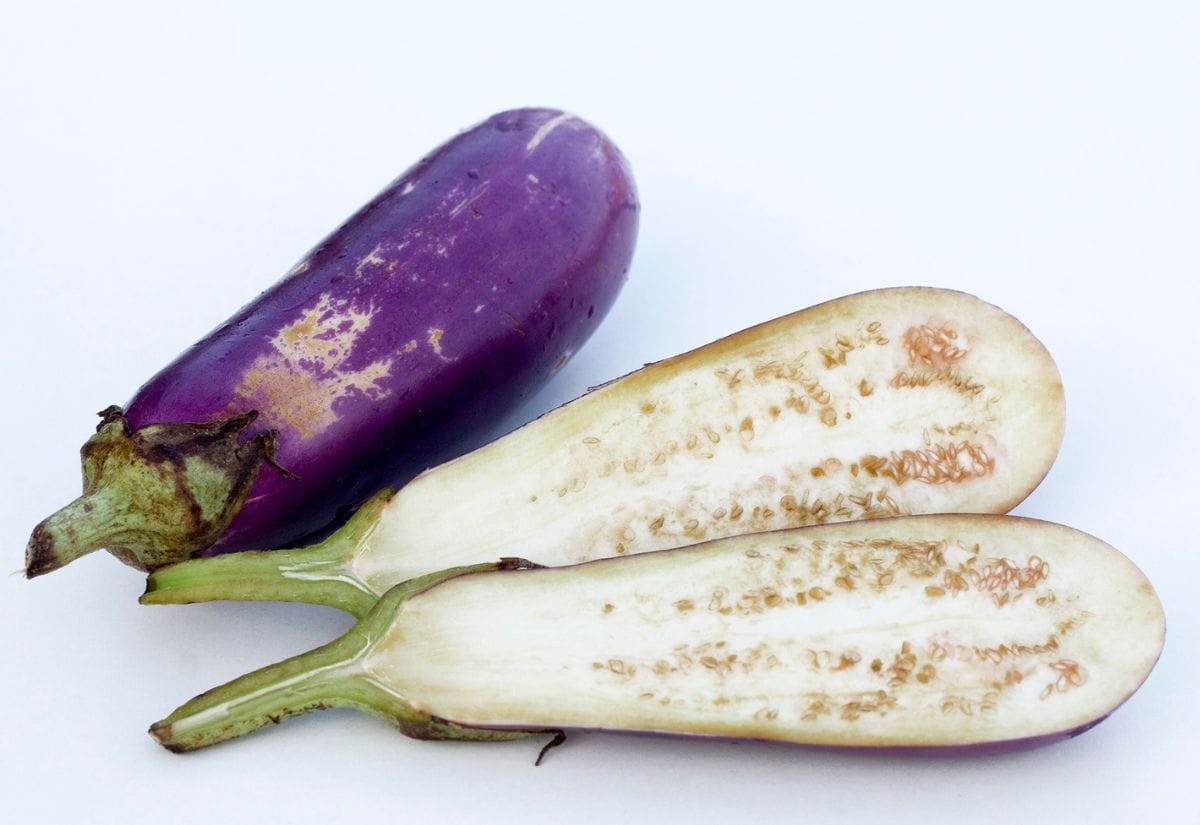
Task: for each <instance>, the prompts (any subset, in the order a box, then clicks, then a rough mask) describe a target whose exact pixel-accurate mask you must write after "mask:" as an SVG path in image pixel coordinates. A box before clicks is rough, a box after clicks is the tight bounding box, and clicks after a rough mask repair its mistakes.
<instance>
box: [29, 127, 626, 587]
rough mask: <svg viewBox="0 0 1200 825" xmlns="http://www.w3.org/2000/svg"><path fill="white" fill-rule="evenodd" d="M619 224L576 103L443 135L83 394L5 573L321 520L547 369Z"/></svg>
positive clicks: (617, 284)
mask: <svg viewBox="0 0 1200 825" xmlns="http://www.w3.org/2000/svg"><path fill="white" fill-rule="evenodd" d="M637 223H638V201H637V195H636V191H635V188H634V183H633V179H632V177H631V174H630V170H629V167H628V165H627V163H626V161H625V159H624V157H623V156H622V155H621V153H620V151H619V150H618V149H617V148H616V147H615V146H614V145H613V144H612V143H611V142H610V141H609V140H608V139H607V138H606V137H605V136H604V135H603V134H602V133H601V132H600V131H598V130H597V129H596V128H595V127H593V126H591V125H590V124H588V123H587V122H585V121H583V120H581V119H579V118H577V117H574V116H572V115H569V114H565V113H563V112H559V111H554V110H549V109H521V110H514V111H508V112H503V113H501V114H497V115H495V116H493V117H491V118H489V119H487V120H486V121H484V122H483V123H481V124H479V125H477V126H475V127H473V128H471V129H469V130H467V131H465V132H463V133H461V134H459V135H458V136H456V137H454V138H453V139H451V140H450V141H448V142H447V143H445V144H444V145H442V146H441V147H439V148H438V149H436V150H434V151H433V153H431V154H430V155H428V156H427V157H425V158H424V159H423V160H421V161H420V162H418V163H417V164H416V165H415V166H413V167H412V168H411V169H410V170H409V171H407V172H406V173H405V174H404V175H403V176H401V177H400V178H398V179H397V180H395V181H394V182H392V183H391V184H390V185H389V186H388V187H387V188H386V189H384V190H383V191H382V192H381V193H380V194H379V195H377V196H376V197H375V198H374V199H373V200H371V201H370V202H369V203H368V204H367V205H366V206H364V207H363V208H362V209H361V210H359V211H358V212H357V213H356V214H355V215H354V216H352V217H351V218H350V219H349V220H348V221H347V222H346V223H345V224H343V225H342V226H341V227H340V228H339V229H337V230H336V231H335V232H334V233H333V234H331V235H330V236H329V237H328V238H326V239H325V240H324V241H322V242H321V243H320V244H319V245H318V246H317V247H316V248H315V249H313V250H312V251H311V252H310V253H309V254H308V255H307V256H305V257H304V258H303V259H302V260H301V262H300V263H299V264H298V265H297V266H296V267H295V268H294V269H292V271H291V272H289V273H288V274H287V275H286V276H285V277H284V278H283V279H282V280H280V281H279V282H278V283H277V284H275V286H273V287H271V288H270V289H269V290H267V291H266V292H264V293H262V294H261V295H260V296H259V297H258V298H256V299H255V300H254V301H252V302H251V303H250V304H248V305H246V306H245V307H244V308H242V309H241V310H240V311H238V312H237V313H236V314H235V315H234V316H233V317H232V318H230V319H229V320H227V321H226V322H225V323H223V324H221V325H220V326H219V327H218V328H217V329H215V330H214V331H213V332H211V333H210V334H208V335H207V336H205V337H204V338H203V339H202V340H201V341H199V342H198V343H196V344H195V345H194V346H192V347H191V348H190V349H188V350H187V351H186V352H184V353H183V354H182V355H180V356H179V357H178V358H176V359H175V361H173V362H172V363H171V364H170V365H168V366H167V367H166V368H165V369H163V370H162V371H161V372H160V373H158V374H157V375H156V376H154V377H153V378H152V379H150V381H149V382H147V383H146V384H145V385H144V386H143V387H142V388H141V389H140V390H138V392H137V393H136V395H134V397H133V399H132V400H131V401H130V402H129V403H128V404H127V405H126V407H125V409H124V411H122V410H121V409H120V408H117V407H110V408H108V409H107V410H105V411H104V412H103V413H101V415H102V421H101V424H100V426H99V427H98V429H97V433H96V435H95V436H93V437H92V438H91V439H89V441H88V442H87V443H86V444H85V445H84V447H83V451H82V457H83V476H84V485H83V487H84V490H83V495H82V496H81V497H80V498H79V499H77V500H76V501H74V502H72V503H71V504H70V505H68V506H67V507H65V508H63V509H62V510H60V511H59V512H57V513H55V514H54V515H52V516H50V517H49V518H48V519H46V520H45V521H43V522H42V523H41V524H39V525H38V526H37V528H36V529H35V530H34V532H33V535H32V537H31V539H30V541H29V545H28V548H27V551H26V575H28V576H30V577H32V576H36V575H39V574H42V573H47V572H49V571H51V570H55V569H57V568H59V567H61V566H63V565H64V564H67V563H68V562H70V561H71V560H73V559H75V558H77V557H79V556H81V555H83V554H85V553H88V552H90V551H92V550H95V549H99V548H106V549H108V550H109V551H110V552H112V553H113V555H115V556H117V557H118V558H119V559H121V560H122V561H124V562H126V563H128V564H131V565H133V566H135V567H139V568H141V569H153V568H155V567H157V566H160V565H162V564H166V563H169V562H172V561H179V560H182V559H186V558H190V557H193V556H196V555H200V554H206V555H207V554H214V553H221V552H228V551H235V550H242V549H246V548H250V547H256V548H264V547H267V548H269V547H276V546H279V545H282V544H289V543H295V541H296V540H298V539H301V538H303V537H304V536H307V535H311V534H313V533H314V532H317V531H320V530H322V529H323V528H328V527H329V526H331V525H333V524H335V523H337V522H338V521H339V520H340V519H343V518H344V517H345V516H346V515H348V513H349V512H350V510H351V509H352V508H353V506H355V505H357V504H358V503H360V502H361V501H362V500H363V499H365V498H366V497H367V496H368V495H369V494H371V493H373V492H375V491H376V490H377V489H378V488H380V487H381V486H383V485H386V484H395V483H397V482H402V481H404V480H405V479H407V478H408V477H411V476H412V475H413V474H415V473H416V472H419V471H420V470H422V469H424V468H425V467H426V466H429V465H430V464H431V463H433V462H435V461H436V460H438V459H439V458H444V457H446V454H447V452H448V450H449V447H450V445H451V444H452V443H453V441H454V440H455V439H456V438H458V437H461V435H462V434H463V433H464V432H465V431H467V430H468V429H469V428H471V427H474V426H478V425H480V424H483V423H486V422H489V421H492V420H494V419H495V418H496V417H497V416H499V415H500V414H501V413H503V412H504V411H505V410H507V409H509V408H511V407H512V406H513V405H514V404H515V403H516V402H518V401H519V400H520V399H522V398H523V397H525V396H526V395H527V394H528V393H529V392H530V391H531V390H532V389H533V388H535V387H537V386H538V385H539V384H541V383H542V382H544V381H545V380H546V379H547V378H549V377H550V375H552V374H553V373H554V372H555V371H556V370H557V369H558V368H559V367H561V366H562V365H563V364H564V363H565V362H566V360H567V359H568V358H570V357H571V355H572V354H573V353H574V352H575V351H576V350H577V349H578V348H579V347H580V345H581V344H583V342H584V341H585V340H586V339H587V338H588V336H589V335H590V334H591V332H592V331H593V330H594V329H595V328H596V325H597V324H599V322H600V320H601V319H602V318H603V317H604V315H605V313H606V312H607V311H608V309H609V307H610V306H611V305H612V303H613V301H614V299H615V298H616V295H617V293H618V291H619V290H620V288H621V286H622V284H623V282H624V280H625V277H626V273H627V271H628V268H629V264H630V259H631V257H632V254H633V248H634V242H635V239H636V235H637ZM264 463H266V464H269V465H273V466H274V469H272V470H265V471H264V470H263V469H262V465H263V464H264Z"/></svg>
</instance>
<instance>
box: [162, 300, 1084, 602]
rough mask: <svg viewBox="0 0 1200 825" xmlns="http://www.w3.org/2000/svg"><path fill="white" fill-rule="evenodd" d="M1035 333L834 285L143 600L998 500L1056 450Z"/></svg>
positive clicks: (419, 571)
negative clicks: (332, 522)
mask: <svg viewBox="0 0 1200 825" xmlns="http://www.w3.org/2000/svg"><path fill="white" fill-rule="evenodd" d="M1064 416H1065V411H1064V402H1063V392H1062V384H1061V381H1060V378H1059V375H1058V371H1057V369H1056V368H1055V365H1054V362H1053V361H1052V359H1051V358H1050V356H1049V354H1048V353H1047V352H1046V350H1045V348H1044V347H1043V346H1042V345H1041V343H1040V342H1039V341H1038V340H1037V339H1036V338H1035V337H1034V336H1033V335H1032V334H1031V333H1030V332H1029V330H1027V329H1026V328H1025V327H1024V326H1023V325H1022V324H1021V323H1020V322H1019V321H1018V320H1017V319H1015V318H1014V317H1012V316H1011V315H1009V314H1007V313H1006V312H1004V311H1002V310H1000V309H998V308H997V307H995V306H992V305H990V304H988V303H986V302H984V301H982V300H980V299H978V298H975V297H973V296H970V295H967V294H964V293H961V292H954V291H950V290H943V289H932V288H897V289H881V290H875V291H871V292H865V293H860V294H857V295H852V296H848V297H844V298H839V299H837V300H833V301H830V302H827V303H824V304H821V305H819V306H816V307H812V308H810V309H807V310H803V311H800V312H796V313H793V314H791V315H787V316H784V317H781V318H778V319H776V320H773V321H770V322H767V323H765V324H761V325H759V326H756V327H753V328H750V329H747V330H744V331H742V332H739V333H736V334H734V335H731V336H729V337H727V338H724V339H722V340H719V341H716V342H715V343H712V344H709V345H707V346H704V347H701V348H700V349H697V350H694V351H692V352H689V353H687V354H684V355H681V356H679V357H676V358H671V359H668V360H665V361H661V362H658V363H655V364H650V365H648V366H646V367H645V368H643V369H641V370H638V371H637V372H634V373H632V374H630V375H627V376H625V377H624V378H621V379H619V380H616V381H613V382H611V383H609V384H606V385H604V386H602V387H600V388H597V389H595V390H593V391H592V392H590V393H588V394H587V395H585V396H583V397H581V398H579V399H577V400H576V401H573V402H571V403H569V404H567V405H565V406H563V407H561V408H559V409H557V410H555V411H553V412H551V413H549V414H547V415H545V416H543V417H542V418H540V419H538V420H536V421H533V422H531V423H530V424H527V425H526V426H524V427H522V428H520V429H518V430H516V431H514V432H512V433H510V434H509V435H507V436H505V437H503V438H501V439H499V440H497V441H495V442H493V443H491V444H489V445H487V446H485V447H483V448H480V449H478V450H476V451H474V452H473V453H470V454H468V455H465V456H462V457H460V458H458V459H455V460H453V461H450V462H448V463H446V464H443V465H442V466H440V467H437V468H435V469H433V470H430V471H427V472H425V473H423V474H422V475H420V476H418V477H417V478H416V479H414V480H413V481H411V482H410V483H409V484H408V485H407V486H405V487H403V488H402V489H400V490H399V491H398V492H395V491H391V490H386V491H384V492H383V493H381V494H379V495H378V496H377V497H376V498H375V499H373V500H372V501H370V502H369V503H368V504H367V505H365V506H364V507H363V508H361V509H360V512H359V513H358V514H357V515H356V516H355V517H354V518H353V519H351V521H350V522H349V523H347V525H345V526H344V527H343V528H342V529H341V530H340V531H339V532H338V533H335V534H334V535H333V536H332V537H331V538H330V539H329V540H327V541H326V542H324V543H323V544H321V545H318V546H316V547H310V548H306V549H301V550H296V551H288V550H276V551H272V552H271V553H241V554H237V555H233V556H227V557H223V558H217V559H199V560H195V561H190V562H185V563H183V564H181V565H176V566H174V567H170V568H164V569H161V570H159V571H156V572H155V573H154V574H153V575H152V576H151V577H150V579H149V583H148V588H147V593H146V595H145V596H144V597H143V601H144V602H147V603H181V602H194V601H205V600H210V599H276V600H284V601H310V602H317V603H321V604H327V605H330V606H335V607H340V608H343V609H347V610H349V611H351V612H353V613H355V614H356V615H358V616H361V615H363V614H364V613H365V612H366V611H367V610H369V609H370V607H371V605H373V604H374V602H375V600H376V599H378V598H379V596H380V595H382V594H383V593H384V592H386V591H387V589H388V588H389V587H391V586H392V585H394V584H396V583H398V582H402V581H406V580H408V579H411V578H413V577H416V576H420V575H424V574H426V573H429V572H431V571H434V570H438V569H442V568H448V567H453V566H457V565H467V564H475V563H481V562H486V561H490V560H493V559H496V558H500V557H502V556H509V555H519V556H522V557H524V558H528V559H531V560H533V561H535V562H538V563H539V564H544V565H554V566H558V565H565V564H574V563H578V562H583V561H588V560H591V559H596V558H604V557H609V556H623V555H633V554H636V553H644V552H647V551H652V550H662V549H667V548H671V547H678V546H684V545H690V544H696V543H698V542H701V541H705V540H708V539H714V538H721V537H724V536H730V535H738V534H743V533H750V532H761V531H765V530H777V529H783V528H792V527H801V526H808V525H815V524H822V523H827V522H838V521H850V520H859V519H869V518H879V517H891V516H898V515H909V514H918V513H938V512H943V513H945V512H977V513H1001V512H1006V511H1007V510H1009V509H1011V508H1012V507H1013V506H1015V505H1016V504H1017V503H1018V502H1020V501H1021V500H1022V499H1023V498H1024V497H1025V496H1026V495H1028V494H1029V492H1030V491H1031V490H1033V489H1034V487H1035V486H1036V485H1037V484H1038V483H1039V482H1040V481H1041V479H1042V478H1043V477H1044V475H1045V474H1046V472H1047V471H1048V470H1049V468H1050V465H1051V463H1052V462H1053V461H1054V458H1055V457H1056V455H1057V453H1058V448H1059V444H1060V442H1061V440H1062V434H1063V422H1064Z"/></svg>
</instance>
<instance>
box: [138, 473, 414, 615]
mask: <svg viewBox="0 0 1200 825" xmlns="http://www.w3.org/2000/svg"><path fill="white" fill-rule="evenodd" d="M395 494H396V491H395V490H393V489H386V490H383V491H381V492H379V493H377V494H376V495H375V496H373V497H372V498H371V499H369V500H368V501H367V502H366V503H365V504H363V505H362V506H361V507H359V508H358V511H357V512H355V514H354V515H353V516H351V517H350V519H349V520H348V521H347V522H346V523H345V524H344V525H342V527H341V528H339V529H338V530H337V531H336V532H335V533H333V535H331V536H329V538H327V539H325V540H324V541H322V542H320V543H319V544H314V545H312V546H310V547H301V548H296V549H282V550H266V551H263V550H250V551H244V552H241V553H228V554H226V555H222V556H214V557H212V558H199V559H191V560H189V561H185V562H180V563H179V564H172V565H169V566H167V567H161V568H159V569H157V570H155V571H154V572H152V573H151V574H150V575H149V576H148V577H147V579H146V592H145V593H144V594H143V595H142V597H141V602H142V604H192V603H194V602H207V601H215V600H220V599H224V600H229V601H277V602H308V603H310V604H323V605H326V606H328V607H335V608H337V609H339V610H345V611H346V612H348V613H351V614H353V615H355V616H357V617H358V618H362V617H363V616H365V615H366V614H367V612H368V611H369V610H370V609H371V608H372V607H373V606H374V605H375V602H376V601H378V599H379V597H380V595H382V594H380V593H377V592H375V591H374V590H373V589H372V588H371V587H370V585H368V584H367V583H366V582H364V581H362V580H361V579H360V578H359V577H357V576H356V575H355V574H354V572H353V561H354V556H355V554H356V553H357V552H358V551H359V549H360V548H361V547H362V544H363V542H365V541H366V540H367V539H368V538H369V536H370V534H371V533H372V532H373V530H374V528H375V525H376V524H377V523H378V521H379V517H380V515H381V514H382V512H383V508H384V506H385V505H386V504H387V503H388V502H389V501H391V499H392V497H393V496H394V495H395Z"/></svg>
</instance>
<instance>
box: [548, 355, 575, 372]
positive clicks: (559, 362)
mask: <svg viewBox="0 0 1200 825" xmlns="http://www.w3.org/2000/svg"><path fill="white" fill-rule="evenodd" d="M573 354H574V351H573V350H567V351H566V352H564V353H563V354H562V355H560V356H558V360H557V361H555V362H554V366H553V367H551V368H550V372H558V371H559V370H560V369H562V368H563V366H564V365H565V364H566V363H567V362H568V361H570V360H571V356H572V355H573Z"/></svg>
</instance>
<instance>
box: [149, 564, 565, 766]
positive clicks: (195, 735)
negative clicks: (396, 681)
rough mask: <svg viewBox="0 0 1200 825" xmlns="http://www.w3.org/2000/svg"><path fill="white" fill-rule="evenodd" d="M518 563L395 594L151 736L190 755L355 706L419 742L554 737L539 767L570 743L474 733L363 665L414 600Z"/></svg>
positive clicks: (518, 733) (191, 705)
mask: <svg viewBox="0 0 1200 825" xmlns="http://www.w3.org/2000/svg"><path fill="white" fill-rule="evenodd" d="M513 561H514V560H511V559H506V560H504V561H500V562H495V563H492V564H476V565H470V566H467V567H458V568H453V569H451V570H443V571H440V572H437V573H431V574H429V575H427V576H421V577H420V578H417V579H413V580H412V581H410V582H407V583H405V584H402V585H398V586H396V587H393V588H392V589H391V590H389V591H388V593H387V595H386V596H384V598H383V599H380V600H379V602H377V603H376V605H375V607H374V608H373V609H372V610H371V611H370V612H369V613H368V614H367V616H366V617H364V618H363V619H361V620H360V621H359V622H358V623H357V624H356V625H355V626H354V627H353V628H351V629H350V631H349V632H347V633H346V634H345V635H344V636H342V637H341V638H339V639H337V640H336V641H333V642H331V643H329V644H327V645H325V646H323V647H319V648H317V649H316V650H310V651H308V652H307V653H302V654H300V655H299V656H293V657H292V658H290V659H286V660H284V661H282V662H278V663H277V664H274V665H269V666H267V667H265V668H262V669H260V670H256V671H254V672H253V673H249V674H247V675H245V676H241V677H239V678H237V679H234V680H233V681H231V682H228V683H226V684H224V685H222V686H220V687H217V688H214V689H212V690H210V691H208V692H206V693H202V694H200V695H199V696H197V697H196V698H194V699H192V700H191V701H189V702H186V703H185V704H183V705H181V706H180V707H179V708H177V709H176V710H175V711H174V712H173V713H172V714H171V715H170V716H167V717H166V718H165V719H162V720H160V721H158V722H155V723H154V724H153V725H151V726H150V730H149V733H150V735H151V736H152V737H154V739H155V740H156V741H157V742H158V743H159V744H160V745H162V746H163V747H165V748H166V749H167V750H170V751H172V752H174V753H185V752H188V751H193V750H197V749H199V748H204V747H208V746H209V745H216V744H218V743H220V742H224V741H226V740H228V739H233V738H235V737H238V736H242V735H244V734H247V733H250V732H252V731H255V730H258V729H260V728H263V727H266V726H267V725H272V724H277V723H279V722H281V721H282V720H284V719H287V718H289V717H292V716H298V715H300V714H303V713H308V712H310V711H315V710H327V709H329V708H335V707H352V708H355V709H357V710H360V711H363V712H365V713H369V714H372V715H374V716H380V717H383V718H384V719H387V720H388V721H390V722H392V723H393V724H395V725H396V726H397V727H398V728H399V729H400V730H401V732H402V733H404V734H405V735H407V736H410V737H413V738H416V739H454V740H464V741H472V742H503V741H510V740H514V739H524V738H526V737H529V736H538V735H543V734H546V733H554V734H555V737H554V739H553V740H552V741H551V742H550V744H549V745H547V746H546V747H545V748H543V749H542V753H541V754H539V755H538V761H539V762H540V761H541V757H542V755H544V753H545V752H546V750H548V749H549V748H550V747H553V746H555V745H557V744H561V742H562V740H563V739H565V735H564V734H563V733H562V731H554V730H545V729H537V730H496V729H490V728H475V727H470V726H465V725H461V724H458V723H457V722H453V721H450V720H447V719H441V718H439V717H436V716H432V715H430V714H428V713H424V712H422V711H419V710H417V709H416V708H414V707H413V706H412V705H411V704H409V702H408V701H407V699H405V697H404V696H402V695H400V694H399V693H397V692H396V691H395V690H393V689H390V688H388V687H386V686H383V685H381V684H379V683H378V682H376V681H375V680H374V679H373V678H372V676H371V673H370V671H369V668H368V667H367V666H366V662H365V660H366V658H367V657H368V656H369V655H370V653H371V652H372V650H373V649H374V647H375V644H376V642H377V641H378V640H379V639H380V638H381V637H382V636H383V635H384V633H385V632H386V631H387V629H388V628H389V627H390V626H391V624H392V622H393V621H394V620H395V618H396V613H397V611H398V610H399V609H400V605H401V604H403V602H404V601H405V600H406V599H408V598H409V597H410V596H413V595H415V594H417V593H421V592H423V591H425V590H427V589H429V588H430V587H433V586H434V585H436V584H440V583H441V582H443V581H446V580H447V579H452V578H456V577H458V576H462V575H466V574H470V573H477V572H490V571H495V570H512V569H523V568H514V567H513V566H512V562H513Z"/></svg>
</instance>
